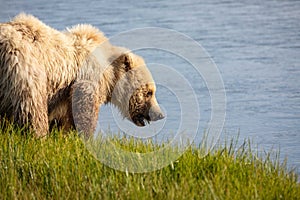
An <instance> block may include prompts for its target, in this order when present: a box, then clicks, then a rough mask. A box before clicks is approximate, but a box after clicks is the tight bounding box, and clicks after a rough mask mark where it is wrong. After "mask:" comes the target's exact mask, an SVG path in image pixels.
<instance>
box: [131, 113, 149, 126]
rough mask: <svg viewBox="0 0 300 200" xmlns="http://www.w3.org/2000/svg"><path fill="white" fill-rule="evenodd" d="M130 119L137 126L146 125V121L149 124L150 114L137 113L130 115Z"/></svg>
mask: <svg viewBox="0 0 300 200" xmlns="http://www.w3.org/2000/svg"><path fill="white" fill-rule="evenodd" d="M132 121H133V123H134V124H135V125H137V126H146V123H148V124H150V116H149V115H143V114H138V115H136V116H134V117H132Z"/></svg>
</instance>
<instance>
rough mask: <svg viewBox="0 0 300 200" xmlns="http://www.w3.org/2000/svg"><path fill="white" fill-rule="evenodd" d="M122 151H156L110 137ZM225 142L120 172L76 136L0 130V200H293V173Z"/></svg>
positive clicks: (298, 190) (297, 193) (298, 188)
mask: <svg viewBox="0 0 300 200" xmlns="http://www.w3.org/2000/svg"><path fill="white" fill-rule="evenodd" d="M111 140H113V142H114V143H117V144H120V146H122V147H123V148H124V149H129V150H130V149H132V150H134V151H136V150H139V149H140V150H142V151H147V150H149V151H152V150H153V149H155V148H158V147H157V146H155V145H153V144H151V143H147V144H143V143H141V142H133V141H132V140H130V139H124V138H123V139H111ZM232 144H233V143H230V144H229V145H227V146H226V147H219V148H217V149H215V151H213V152H212V153H210V154H208V155H207V156H205V157H204V158H202V156H201V149H199V148H196V147H191V148H189V149H188V150H187V151H186V152H185V153H184V154H183V155H182V156H181V157H180V158H179V159H178V160H176V161H175V162H174V163H173V164H172V165H170V166H168V167H165V168H163V169H160V170H157V171H154V172H150V173H140V174H132V173H124V172H120V171H116V170H114V169H111V168H109V167H107V166H105V165H103V164H101V163H100V162H99V161H97V160H96V159H95V158H94V157H93V156H92V155H91V154H90V153H89V152H88V151H87V150H86V148H85V146H84V144H83V143H82V141H81V140H80V139H79V138H78V137H77V136H76V134H74V133H73V134H72V133H71V134H70V135H68V136H63V135H62V134H61V133H58V132H56V133H53V134H52V135H51V136H50V137H49V138H47V139H44V140H39V139H34V138H32V137H30V136H24V135H22V130H20V129H16V128H12V127H11V126H8V127H2V128H0V195H1V196H0V199H15V198H17V199H43V198H51V199H52V198H53V199H74V198H75V199H297V198H300V185H299V184H298V183H297V177H296V175H295V173H293V172H292V171H289V170H288V169H287V168H286V167H285V165H284V164H280V163H279V161H278V160H276V159H275V160H274V159H271V157H268V156H264V158H260V157H259V156H258V155H257V154H256V153H253V152H251V150H250V146H249V144H248V143H246V144H245V145H243V146H242V147H240V148H239V149H238V150H233V149H235V148H232Z"/></svg>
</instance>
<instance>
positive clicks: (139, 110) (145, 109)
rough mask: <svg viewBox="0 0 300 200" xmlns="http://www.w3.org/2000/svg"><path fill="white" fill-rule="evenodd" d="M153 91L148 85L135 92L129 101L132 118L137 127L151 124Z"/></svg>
mask: <svg viewBox="0 0 300 200" xmlns="http://www.w3.org/2000/svg"><path fill="white" fill-rule="evenodd" d="M152 97H153V90H152V89H150V88H149V86H148V84H146V85H143V86H141V87H140V88H139V89H137V90H136V91H135V93H134V94H133V95H132V96H131V98H130V100H129V114H130V118H131V120H132V121H133V123H135V124H136V125H137V126H145V122H148V123H150V121H151V119H150V115H149V110H150V108H151V99H152Z"/></svg>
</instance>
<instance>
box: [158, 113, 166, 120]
mask: <svg viewBox="0 0 300 200" xmlns="http://www.w3.org/2000/svg"><path fill="white" fill-rule="evenodd" d="M163 118H165V115H164V114H163V113H159V114H158V116H157V120H160V119H163Z"/></svg>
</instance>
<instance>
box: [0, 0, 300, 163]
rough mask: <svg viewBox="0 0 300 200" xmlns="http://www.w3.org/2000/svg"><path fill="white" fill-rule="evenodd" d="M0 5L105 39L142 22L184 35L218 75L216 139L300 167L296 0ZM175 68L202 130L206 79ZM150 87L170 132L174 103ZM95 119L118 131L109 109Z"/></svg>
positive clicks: (2, 14)
mask: <svg viewBox="0 0 300 200" xmlns="http://www.w3.org/2000/svg"><path fill="white" fill-rule="evenodd" d="M0 5H1V6H0V21H2V22H4V21H8V20H9V19H10V18H12V17H13V16H15V15H16V14H18V13H19V12H26V13H31V14H33V15H35V16H37V17H38V18H40V19H41V20H43V21H44V22H45V23H46V24H48V25H50V26H52V27H54V28H56V29H59V30H63V29H65V27H70V26H72V25H74V24H78V23H90V24H93V25H94V26H96V27H98V28H100V29H101V30H102V31H103V32H104V33H105V34H106V35H107V36H108V37H112V36H114V35H117V34H118V33H120V32H123V31H128V30H131V29H135V28H144V27H162V28H168V29H174V30H176V31H178V32H181V33H183V34H186V35H187V36H189V37H191V38H193V39H194V40H196V41H197V42H198V43H200V44H201V45H202V46H203V48H205V49H206V51H207V52H208V54H209V55H210V56H211V58H212V59H213V61H214V62H215V63H216V65H217V67H218V69H219V71H220V74H221V76H222V79H223V82H224V86H225V90H226V96H227V98H226V102H227V103H226V119H225V124H224V128H223V131H222V136H224V135H226V136H229V137H231V136H236V135H237V134H238V133H239V138H240V139H239V140H240V142H242V141H243V140H244V139H246V138H250V139H251V140H253V141H254V143H255V144H258V146H259V147H258V148H259V149H265V150H267V151H268V150H271V149H272V148H274V149H278V148H280V152H281V158H282V159H283V158H284V157H285V156H287V157H288V164H289V166H290V167H297V168H300V123H299V122H300V89H299V87H300V78H299V77H300V23H299V21H300V2H299V1H289V0H286V1H276V0H274V1H273V0H266V1H259V0H253V1H241V0H228V1H223V0H222V1H218V0H211V1H196V0H186V1H180V0H172V1H171V0H167V1H155V2H152V3H150V2H149V3H147V2H146V1H145V2H144V1H132V0H128V1H107V2H102V1H98V0H91V1H82V0H69V1H61V0H52V1H43V0H32V1H25V0H11V1H4V0H0ZM141 54H143V56H144V57H145V60H146V62H148V61H149V60H150V61H151V62H154V61H155V62H156V63H163V64H164V65H169V66H174V69H176V70H177V71H178V70H179V71H180V69H181V67H182V69H185V68H184V65H186V63H185V62H182V61H181V62H180V61H177V60H176V58H173V57H172V56H171V55H169V54H166V53H165V52H159V51H158V52H155V53H153V52H152V53H151V52H150V53H149V52H141ZM149 68H150V71H151V67H150V66H149ZM182 73H183V75H185V74H190V75H189V77H188V79H189V80H190V82H191V83H195V84H196V85H199V87H195V88H194V92H195V93H196V94H197V98H198V100H199V105H200V111H201V119H200V124H199V127H200V128H199V132H204V131H205V129H207V127H208V125H207V122H208V121H209V119H210V115H211V113H210V112H211V104H210V96H209V92H208V90H207V88H206V87H205V83H202V82H201V80H198V79H197V77H195V79H193V76H192V75H191V74H194V72H192V71H184V70H183V71H182ZM158 76H159V74H158V75H156V77H154V79H159V78H160V79H162V78H165V79H170V80H171V79H172V77H171V75H169V74H168V73H162V74H161V77H158ZM175 84H176V81H175ZM177 85H178V87H180V86H181V85H180V83H177ZM157 89H158V91H157V98H158V101H159V103H160V104H161V105H162V107H163V108H164V110H165V112H167V118H166V120H165V121H164V125H165V129H164V130H167V131H170V132H171V131H172V129H176V128H177V127H178V123H179V122H178V119H179V118H180V107H179V106H178V100H176V96H175V95H174V94H172V92H171V91H170V90H168V89H166V88H165V87H163V85H162V86H159V85H158V88H157ZM100 116H101V117H100V120H99V124H100V126H102V128H103V129H105V128H106V127H108V126H110V129H111V130H112V131H115V130H117V129H116V128H117V125H115V123H114V117H113V116H112V114H111V107H109V106H105V107H104V108H103V109H102V111H101V112H100ZM191 120H193V119H191ZM137 130H139V129H137ZM174 131H175V130H174ZM196 140H197V139H196Z"/></svg>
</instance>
